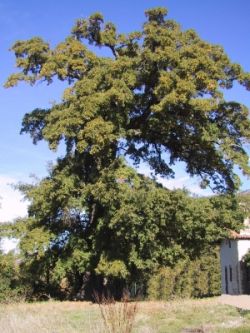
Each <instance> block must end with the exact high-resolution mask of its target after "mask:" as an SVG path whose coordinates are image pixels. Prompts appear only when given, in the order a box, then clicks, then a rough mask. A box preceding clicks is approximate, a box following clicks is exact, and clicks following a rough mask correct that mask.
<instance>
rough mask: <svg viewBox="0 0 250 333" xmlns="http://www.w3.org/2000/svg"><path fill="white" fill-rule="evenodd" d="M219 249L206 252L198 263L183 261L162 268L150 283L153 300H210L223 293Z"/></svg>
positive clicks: (149, 290)
mask: <svg viewBox="0 0 250 333" xmlns="http://www.w3.org/2000/svg"><path fill="white" fill-rule="evenodd" d="M220 283H221V276H220V261H219V251H218V248H214V249H209V250H208V249H207V251H204V253H203V254H202V255H201V256H200V257H199V258H197V259H195V260H190V259H186V260H182V261H180V262H178V263H177V264H176V265H174V266H173V267H164V268H160V269H159V270H158V272H156V274H155V275H153V276H152V277H151V278H150V280H149V282H148V290H147V293H148V297H149V298H150V299H161V300H170V299H173V298H179V297H182V298H183V297H188V298H190V297H207V296H215V295H219V294H220V292H221V285H220Z"/></svg>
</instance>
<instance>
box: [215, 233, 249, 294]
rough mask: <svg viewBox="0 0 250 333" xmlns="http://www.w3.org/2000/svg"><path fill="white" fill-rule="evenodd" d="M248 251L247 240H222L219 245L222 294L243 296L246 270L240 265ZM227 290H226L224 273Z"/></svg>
mask: <svg viewBox="0 0 250 333" xmlns="http://www.w3.org/2000/svg"><path fill="white" fill-rule="evenodd" d="M248 250H250V240H249V239H236V240H224V241H223V242H222V244H221V249H220V257H221V280H222V281H221V282H222V283H221V285H222V293H223V294H226V293H228V294H232V295H235V294H236V295H237V294H243V293H245V292H246V268H245V266H244V264H242V263H241V260H242V258H243V257H244V255H245V254H246V253H247V252H248ZM225 268H226V269H227V281H228V290H226V276H225V275H226V272H225Z"/></svg>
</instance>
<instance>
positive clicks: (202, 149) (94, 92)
mask: <svg viewBox="0 0 250 333" xmlns="http://www.w3.org/2000/svg"><path fill="white" fill-rule="evenodd" d="M166 14H167V10H166V9H164V8H154V9H150V10H148V11H146V18H147V20H146V22H145V23H144V25H143V28H142V31H136V32H131V33H129V34H120V33H118V32H117V28H116V27H115V25H114V24H113V23H111V22H105V21H104V19H103V16H102V15H101V14H99V13H96V14H93V15H91V16H90V17H89V18H88V19H79V20H78V21H77V22H76V24H75V26H74V27H73V29H72V32H71V34H70V35H69V36H68V37H67V38H66V39H65V40H64V41H63V42H61V43H59V44H58V45H57V46H55V47H54V48H51V47H50V46H49V44H48V43H47V42H45V41H43V40H42V39H41V38H39V37H35V38H32V39H30V40H27V41H17V42H16V43H15V44H14V45H13V47H12V50H13V51H14V52H15V55H16V59H17V62H16V64H17V67H18V68H20V70H21V71H20V72H19V73H16V74H13V75H11V76H10V77H9V79H8V81H7V83H6V86H7V87H10V86H14V85H15V84H17V83H18V82H19V81H26V82H28V83H29V84H31V85H32V84H34V83H35V82H37V81H46V82H47V83H48V84H51V83H52V81H53V80H54V78H58V79H59V80H62V81H68V83H69V87H68V88H67V89H66V90H65V92H64V95H63V98H62V101H61V102H60V103H56V104H55V105H53V106H52V107H51V108H49V109H46V110H43V109H36V110H34V111H33V112H31V113H28V114H26V115H25V117H24V120H23V127H22V133H25V132H26V133H29V134H30V135H31V137H32V139H33V141H34V143H36V142H38V141H39V140H46V141H47V142H48V143H49V146H50V148H51V149H56V148H57V147H58V144H59V143H60V142H61V141H65V144H66V147H67V154H68V156H69V155H70V156H73V155H74V156H77V158H82V159H83V160H84V164H85V169H86V170H87V169H91V170H92V172H91V173H89V172H86V177H87V178H89V180H90V181H91V182H92V181H94V179H93V178H92V177H94V176H93V175H94V174H95V175H96V174H98V173H99V172H100V170H102V169H103V168H104V167H107V166H108V165H110V164H111V163H112V162H113V161H114V160H115V159H117V158H119V156H121V155H124V156H126V157H127V158H130V159H131V160H133V161H134V162H135V163H139V162H140V161H144V162H147V163H148V164H149V165H150V167H151V168H152V170H153V171H154V172H156V173H158V174H160V175H163V176H167V177H171V176H174V172H173V170H172V166H173V165H174V164H175V163H176V162H178V161H183V162H185V163H186V170H187V172H188V173H189V174H190V175H198V176H200V177H201V179H202V184H203V185H204V186H207V185H210V186H211V187H213V188H214V189H215V190H217V191H220V192H223V191H233V190H235V188H237V185H238V181H237V179H236V178H237V177H236V175H235V173H234V166H235V165H238V166H239V168H240V169H241V170H242V171H243V173H245V174H249V173H250V168H249V165H248V156H247V153H246V152H245V150H244V143H246V142H249V138H250V127H249V118H248V115H249V113H248V109H247V108H246V107H245V106H244V105H242V104H240V103H239V102H237V101H230V102H228V101H226V100H225V99H224V97H223V89H230V88H232V86H233V84H234V82H238V83H239V84H241V85H242V86H244V87H246V89H248V90H249V89H250V75H249V73H245V72H244V71H243V69H242V68H241V66H240V65H238V64H235V63H232V62H231V61H230V59H229V58H228V56H227V55H226V54H225V52H224V50H223V48H222V47H220V46H217V45H212V44H209V43H207V42H205V41H203V40H202V39H200V38H199V36H198V35H197V34H196V32H195V31H193V30H187V31H183V30H181V28H180V26H179V24H177V23H176V22H174V21H172V20H168V19H167V18H166ZM85 42H88V43H89V44H91V45H93V46H97V47H101V48H102V47H107V48H108V49H109V50H110V51H111V52H110V57H103V56H98V55H96V54H95V53H94V52H93V51H92V48H91V49H90V48H89V47H88V46H87V45H86V43H85Z"/></svg>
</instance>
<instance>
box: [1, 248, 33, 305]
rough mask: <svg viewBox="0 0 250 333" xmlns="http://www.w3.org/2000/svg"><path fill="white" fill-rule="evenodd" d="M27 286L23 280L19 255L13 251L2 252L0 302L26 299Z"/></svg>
mask: <svg viewBox="0 0 250 333" xmlns="http://www.w3.org/2000/svg"><path fill="white" fill-rule="evenodd" d="M26 292H27V288H25V285H24V284H23V283H22V282H21V279H20V272H19V265H18V263H17V257H16V256H15V255H14V254H13V253H12V252H10V253H8V254H3V253H0V302H5V303H9V302H15V301H18V300H20V299H24V298H25V296H26Z"/></svg>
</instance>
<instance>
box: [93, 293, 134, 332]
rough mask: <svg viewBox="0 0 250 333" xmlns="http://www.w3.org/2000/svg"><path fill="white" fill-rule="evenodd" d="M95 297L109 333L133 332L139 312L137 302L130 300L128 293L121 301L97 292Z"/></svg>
mask: <svg viewBox="0 0 250 333" xmlns="http://www.w3.org/2000/svg"><path fill="white" fill-rule="evenodd" d="M95 299H96V301H97V303H98V305H99V309H100V313H101V317H102V320H103V324H104V327H105V330H106V332H107V333H131V332H132V330H133V328H134V324H135V317H136V314H137V312H138V306H137V305H138V304H137V302H129V298H128V296H127V294H126V293H125V294H124V295H123V298H122V301H121V302H116V301H115V300H114V298H113V297H105V296H101V297H100V296H99V295H98V294H95Z"/></svg>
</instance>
